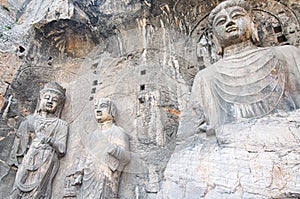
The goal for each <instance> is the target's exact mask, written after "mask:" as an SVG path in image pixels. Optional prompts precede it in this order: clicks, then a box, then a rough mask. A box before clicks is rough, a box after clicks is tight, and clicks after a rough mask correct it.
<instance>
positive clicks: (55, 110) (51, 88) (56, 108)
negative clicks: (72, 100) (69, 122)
mask: <svg viewBox="0 0 300 199" xmlns="http://www.w3.org/2000/svg"><path fill="white" fill-rule="evenodd" d="M65 94H66V90H65V89H64V88H63V87H61V86H60V85H59V84H58V83H56V82H49V83H47V84H45V85H44V87H43V89H42V90H41V91H40V99H39V104H38V110H37V111H38V112H47V113H51V114H54V115H55V116H56V117H59V116H60V113H61V111H62V108H63V106H64V102H65V98H66V96H65Z"/></svg>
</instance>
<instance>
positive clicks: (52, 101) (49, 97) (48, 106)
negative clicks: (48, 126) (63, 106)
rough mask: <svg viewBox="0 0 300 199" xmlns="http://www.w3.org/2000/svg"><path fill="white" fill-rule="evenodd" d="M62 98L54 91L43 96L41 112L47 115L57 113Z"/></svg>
mask: <svg viewBox="0 0 300 199" xmlns="http://www.w3.org/2000/svg"><path fill="white" fill-rule="evenodd" d="M60 101H61V99H60V96H59V95H58V94H57V93H55V92H53V91H46V92H44V93H43V94H41V102H40V110H41V111H43V112H47V113H55V112H56V110H57V107H58V105H59V103H60Z"/></svg>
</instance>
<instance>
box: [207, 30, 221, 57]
mask: <svg viewBox="0 0 300 199" xmlns="http://www.w3.org/2000/svg"><path fill="white" fill-rule="evenodd" d="M210 38H211V40H212V42H213V43H214V45H215V47H216V50H217V54H218V55H222V54H223V48H222V46H221V45H220V43H219V41H218V39H217V38H216V36H215V34H214V33H213V32H212V33H211V34H210Z"/></svg>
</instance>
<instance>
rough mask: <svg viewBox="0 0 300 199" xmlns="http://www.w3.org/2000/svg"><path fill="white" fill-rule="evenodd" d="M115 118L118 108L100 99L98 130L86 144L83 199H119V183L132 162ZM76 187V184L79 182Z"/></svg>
mask: <svg viewBox="0 0 300 199" xmlns="http://www.w3.org/2000/svg"><path fill="white" fill-rule="evenodd" d="M115 115H116V108H115V106H114V104H113V103H112V102H111V100H110V99H107V98H100V99H99V100H98V101H97V102H96V104H95V117H96V120H97V122H98V127H97V129H96V130H95V131H94V132H92V133H91V134H90V135H88V139H87V140H86V141H85V148H86V155H87V157H86V160H85V163H84V166H83V169H82V174H83V177H82V181H81V182H80V183H81V197H79V198H83V199H86V198H91V199H114V198H119V196H118V191H119V181H120V177H121V174H122V171H123V169H124V167H125V166H126V164H127V163H128V162H129V161H130V153H129V141H128V137H127V135H126V133H125V132H124V130H123V129H122V128H120V127H119V126H117V125H116V124H115V123H114V117H115ZM79 167H80V166H79ZM78 179H80V178H78ZM73 184H74V185H76V182H74V183H73ZM77 184H78V182H77Z"/></svg>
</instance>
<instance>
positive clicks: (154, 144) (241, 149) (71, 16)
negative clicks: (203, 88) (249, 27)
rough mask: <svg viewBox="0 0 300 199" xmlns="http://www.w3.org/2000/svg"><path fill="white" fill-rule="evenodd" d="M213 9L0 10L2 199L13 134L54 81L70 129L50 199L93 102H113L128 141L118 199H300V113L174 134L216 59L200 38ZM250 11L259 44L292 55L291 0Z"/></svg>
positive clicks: (121, 2) (42, 5) (97, 0)
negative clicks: (201, 74)
mask: <svg viewBox="0 0 300 199" xmlns="http://www.w3.org/2000/svg"><path fill="white" fill-rule="evenodd" d="M218 2H219V1H211V0H188V1H186V0H163V1H158V0H143V1H138V0H115V1H112V0H106V1H103V0H87V1H81V0H0V77H1V78H0V109H1V112H0V199H2V198H3V199H6V198H8V197H7V196H9V193H10V189H11V187H12V185H13V182H14V176H15V173H16V168H14V167H10V166H9V165H8V164H7V158H8V156H9V153H10V150H11V146H12V144H13V140H14V136H15V132H16V130H17V128H18V126H19V124H20V122H21V120H22V119H23V118H24V117H26V116H27V115H29V114H32V113H33V112H34V110H35V106H36V102H37V101H36V100H37V94H36V93H37V91H38V90H39V89H40V88H41V87H42V85H43V84H44V83H45V82H49V81H51V80H55V81H57V82H59V83H60V84H61V85H62V86H63V87H65V88H66V89H67V102H66V107H65V109H64V110H65V111H64V112H63V115H62V119H64V120H66V121H68V123H69V126H70V137H69V142H68V151H67V154H66V156H65V157H64V158H63V159H62V160H61V167H60V168H61V169H60V170H59V171H58V174H57V176H56V178H55V180H54V184H53V186H54V187H53V190H55V192H54V193H53V198H61V197H62V196H63V194H64V190H63V184H64V180H65V176H66V175H68V174H69V173H70V172H72V171H73V170H74V169H76V164H77V163H78V161H79V160H80V158H81V156H82V150H83V146H82V140H83V139H84V138H83V137H85V136H87V135H88V134H89V133H90V132H92V131H93V130H94V128H95V124H96V121H94V119H93V106H94V104H93V103H94V99H95V98H97V97H100V96H101V97H109V98H111V99H112V100H113V101H114V103H115V104H116V106H117V108H118V112H119V115H118V116H117V119H116V121H117V124H118V125H119V126H121V127H122V128H124V129H125V130H126V132H128V134H129V135H128V136H129V139H130V145H131V151H132V156H133V160H132V162H131V165H128V168H127V170H126V171H124V173H123V177H122V180H121V186H120V191H119V194H120V197H121V198H122V199H127V198H128V199H131V198H137V199H144V198H145V199H146V198H151V199H152V198H189V199H190V198H191V199H192V198H199V197H206V198H222V197H226V198H238V197H244V198H271V197H279V198H284V197H298V196H299V189H300V187H299V186H300V182H299V179H300V177H299V174H298V173H299V166H298V165H299V157H298V156H299V148H298V146H297V145H299V142H298V141H297V139H298V137H299V133H298V121H299V120H298V112H297V111H296V112H295V113H291V114H290V115H289V116H288V117H279V116H278V117H277V116H276V117H275V116H271V117H267V118H263V119H261V120H257V121H247V122H244V123H239V124H232V125H228V126H224V129H219V130H218V131H217V133H216V136H215V137H214V136H206V135H204V134H196V135H194V134H193V132H192V133H191V134H190V133H189V132H190V130H191V129H192V128H193V124H192V123H193V122H194V121H191V124H190V125H191V126H189V125H188V126H185V127H184V128H180V123H182V121H183V120H184V118H183V116H182V115H181V113H182V112H183V111H184V110H185V108H186V106H187V102H188V101H189V96H190V90H191V86H192V83H193V79H194V76H195V75H196V73H197V72H198V71H199V70H201V69H203V68H205V67H209V65H210V64H211V63H213V62H215V61H216V60H218V59H219V57H218V56H217V55H216V53H215V52H214V49H212V48H211V46H210V41H208V40H207V37H208V35H207V14H208V13H209V12H210V10H211V9H212V8H213V7H215V5H216V4H217V3H218ZM249 2H251V4H252V5H253V6H254V7H255V8H256V10H255V15H256V17H257V19H258V22H259V23H260V24H262V25H261V26H260V29H259V30H260V32H259V36H260V37H261V38H262V43H261V46H278V45H284V44H287V43H290V44H293V45H295V46H299V44H300V43H299V42H300V34H299V33H300V32H299V31H300V24H299V21H300V19H299V16H300V15H299V14H300V4H299V2H298V0H280V1H278V0H263V1H259V0H251V1H249ZM275 30H276V31H275ZM283 36H284V37H283ZM260 128H262V129H263V130H262V129H260ZM178 129H179V130H178ZM183 130H184V132H183ZM250 132H251V133H250ZM182 133H184V134H185V135H184V136H183V137H187V138H186V139H179V138H180V137H181V136H182ZM176 138H177V141H176ZM296 143H298V144H296ZM137 165H139V166H137Z"/></svg>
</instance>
